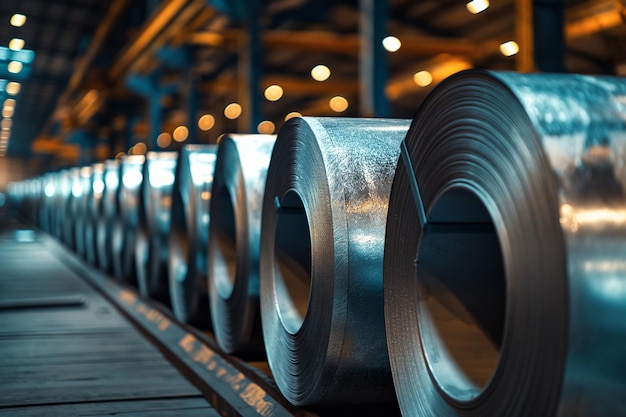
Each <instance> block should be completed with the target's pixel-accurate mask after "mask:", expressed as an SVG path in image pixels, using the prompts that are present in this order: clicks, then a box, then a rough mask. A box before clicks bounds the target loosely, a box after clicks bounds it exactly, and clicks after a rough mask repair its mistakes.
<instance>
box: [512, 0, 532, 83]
mask: <svg viewBox="0 0 626 417" xmlns="http://www.w3.org/2000/svg"><path fill="white" fill-rule="evenodd" d="M533 1H534V0H515V39H517V44H518V45H519V53H518V54H517V56H516V60H515V69H516V70H517V71H518V72H533V71H534V70H535V58H534V56H535V52H534V48H533V38H534V32H533Z"/></svg>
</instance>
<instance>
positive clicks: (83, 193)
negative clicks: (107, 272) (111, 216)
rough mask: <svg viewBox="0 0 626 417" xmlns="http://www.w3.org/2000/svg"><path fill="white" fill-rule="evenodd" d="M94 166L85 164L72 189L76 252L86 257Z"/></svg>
mask: <svg viewBox="0 0 626 417" xmlns="http://www.w3.org/2000/svg"><path fill="white" fill-rule="evenodd" d="M92 172H93V171H92V167H91V166H84V167H82V168H80V170H79V172H78V181H77V183H76V184H75V185H74V187H73V189H72V195H73V196H74V207H73V213H72V222H73V224H74V249H75V250H76V254H78V256H80V257H82V258H86V249H85V232H86V228H87V223H88V221H89V220H88V212H87V209H88V205H89V198H90V196H91V195H90V192H89V191H90V189H91V175H92Z"/></svg>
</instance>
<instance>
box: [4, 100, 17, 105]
mask: <svg viewBox="0 0 626 417" xmlns="http://www.w3.org/2000/svg"><path fill="white" fill-rule="evenodd" d="M4 107H15V99H13V98H7V99H6V100H4Z"/></svg>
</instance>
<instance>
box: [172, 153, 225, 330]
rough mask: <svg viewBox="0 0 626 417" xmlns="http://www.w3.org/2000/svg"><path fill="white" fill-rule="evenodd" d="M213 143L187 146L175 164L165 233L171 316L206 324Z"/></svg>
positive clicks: (207, 318)
mask: <svg viewBox="0 0 626 417" xmlns="http://www.w3.org/2000/svg"><path fill="white" fill-rule="evenodd" d="M216 154H217V146H216V145H187V146H185V147H183V148H182V150H181V152H180V154H179V157H178V164H177V166H176V179H175V183H174V189H173V191H172V219H171V222H172V223H171V227H170V235H169V265H168V267H169V284H170V300H171V306H172V311H173V313H174V316H175V317H176V318H177V319H178V320H180V321H183V322H186V323H194V324H197V325H199V326H201V327H208V326H210V324H211V323H210V314H209V304H208V299H209V293H208V284H207V279H208V278H207V268H208V266H207V251H208V240H209V239H208V237H209V205H210V202H211V187H212V185H213V173H214V172H215V159H216Z"/></svg>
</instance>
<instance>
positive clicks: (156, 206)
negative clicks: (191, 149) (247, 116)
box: [135, 152, 178, 304]
mask: <svg viewBox="0 0 626 417" xmlns="http://www.w3.org/2000/svg"><path fill="white" fill-rule="evenodd" d="M177 159H178V153H177V152H148V154H147V155H146V161H145V163H144V166H143V181H142V184H141V190H140V195H139V211H138V223H137V237H136V243H135V265H136V268H137V284H138V288H139V292H140V293H141V294H142V295H144V296H146V297H152V298H154V299H157V300H159V301H161V302H164V303H167V304H169V298H170V297H169V291H168V287H169V284H168V278H167V262H168V258H169V255H168V237H169V232H170V223H171V221H170V219H171V210H172V188H173V186H174V175H175V173H176V162H177Z"/></svg>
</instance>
